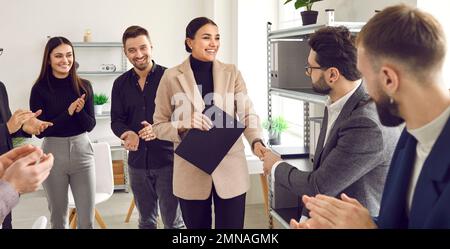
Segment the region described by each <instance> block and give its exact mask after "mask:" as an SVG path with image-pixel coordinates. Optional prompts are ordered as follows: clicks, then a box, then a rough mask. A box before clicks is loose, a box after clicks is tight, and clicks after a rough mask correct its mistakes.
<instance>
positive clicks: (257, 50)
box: [237, 0, 278, 119]
mask: <svg viewBox="0 0 450 249" xmlns="http://www.w3.org/2000/svg"><path fill="white" fill-rule="evenodd" d="M237 11H238V15H237V20H238V24H239V25H238V31H237V36H238V46H237V48H238V49H237V53H238V54H237V56H238V58H237V65H238V67H239V70H240V71H241V73H242V76H243V78H244V80H245V82H246V84H247V88H248V93H249V96H250V98H251V99H252V101H253V103H254V104H255V110H256V112H257V113H258V114H259V115H260V117H261V118H262V119H265V118H266V116H267V22H271V23H272V24H273V25H272V29H276V28H277V19H278V6H277V1H276V0H264V1H260V0H243V1H242V0H240V1H238V10H237Z"/></svg>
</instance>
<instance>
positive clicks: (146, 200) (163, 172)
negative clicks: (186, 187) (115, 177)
mask: <svg viewBox="0 0 450 249" xmlns="http://www.w3.org/2000/svg"><path fill="white" fill-rule="evenodd" d="M128 172H129V176H130V186H131V190H132V191H133V195H134V201H135V203H136V207H137V209H138V211H139V228H140V229H156V224H157V218H158V206H159V211H160V212H161V217H162V221H163V223H164V228H165V229H179V228H185V226H184V222H183V217H182V216H181V209H180V205H179V203H178V198H177V197H175V195H173V188H172V180H173V167H172V165H170V166H166V167H162V168H160V169H138V168H133V167H128ZM158 204H159V205H158Z"/></svg>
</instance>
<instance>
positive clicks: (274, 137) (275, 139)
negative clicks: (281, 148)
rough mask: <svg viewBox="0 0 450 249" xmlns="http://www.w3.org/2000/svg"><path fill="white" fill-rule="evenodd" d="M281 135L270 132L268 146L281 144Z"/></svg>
mask: <svg viewBox="0 0 450 249" xmlns="http://www.w3.org/2000/svg"><path fill="white" fill-rule="evenodd" d="M280 135H281V134H280V133H278V132H270V133H269V144H270V145H280V143H281V136H280Z"/></svg>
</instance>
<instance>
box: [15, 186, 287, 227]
mask: <svg viewBox="0 0 450 249" xmlns="http://www.w3.org/2000/svg"><path fill="white" fill-rule="evenodd" d="M131 199H132V194H131V193H125V192H123V191H116V192H115V193H114V194H113V196H112V197H111V198H110V199H109V200H108V201H106V202H104V203H101V204H99V205H98V206H97V209H98V210H99V212H100V213H101V215H102V216H103V219H104V220H105V223H106V225H107V226H108V228H113V229H114V228H116V229H118V228H120V229H136V228H137V227H138V225H137V219H138V213H137V211H136V209H135V210H134V212H133V215H132V217H131V220H130V222H129V223H124V220H125V216H126V214H127V210H128V207H129V205H130V201H131ZM41 215H44V216H46V217H47V218H49V211H48V209H47V200H46V198H45V195H44V192H43V191H42V190H40V191H38V192H35V193H31V194H26V195H23V196H22V197H21V198H20V202H19V204H18V205H17V206H16V207H15V208H14V210H13V227H14V228H31V226H32V224H33V222H34V221H35V220H36V219H37V218H38V217H39V216H41ZM160 225H161V224H160ZM48 227H49V226H48ZM95 227H96V228H98V224H95ZM159 227H162V226H159ZM244 227H245V228H262V229H264V228H267V227H268V219H267V216H266V214H265V212H264V206H263V204H250V205H247V206H246V211H245V225H244ZM275 227H279V226H278V225H277V224H275Z"/></svg>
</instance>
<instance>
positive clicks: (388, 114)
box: [375, 93, 405, 127]
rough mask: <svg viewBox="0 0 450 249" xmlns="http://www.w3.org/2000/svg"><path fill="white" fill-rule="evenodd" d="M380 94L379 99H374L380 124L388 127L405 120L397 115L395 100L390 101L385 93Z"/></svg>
mask: <svg viewBox="0 0 450 249" xmlns="http://www.w3.org/2000/svg"><path fill="white" fill-rule="evenodd" d="M380 96H381V97H380V99H379V100H378V101H375V105H376V107H377V112H378V117H379V118H380V122H381V124H382V125H384V126H388V127H395V126H398V125H400V124H402V123H403V122H405V120H404V119H403V118H401V117H400V115H399V111H398V105H397V104H396V103H395V102H394V103H390V98H389V97H388V96H387V95H386V94H384V93H381V95H380Z"/></svg>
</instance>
